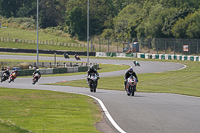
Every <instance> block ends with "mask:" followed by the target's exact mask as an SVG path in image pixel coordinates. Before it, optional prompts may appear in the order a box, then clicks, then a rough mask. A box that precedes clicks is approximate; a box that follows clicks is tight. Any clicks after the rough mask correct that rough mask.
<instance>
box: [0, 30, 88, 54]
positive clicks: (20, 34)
mask: <svg viewBox="0 0 200 133" xmlns="http://www.w3.org/2000/svg"><path fill="white" fill-rule="evenodd" d="M0 37H4V38H13V39H15V38H18V39H26V40H36V39H37V32H36V31H35V30H23V29H14V28H0ZM39 41H45V42H46V41H48V42H50V41H53V42H54V43H56V42H65V43H76V44H77V43H78V42H76V41H75V40H73V39H72V38H70V37H60V36H54V35H51V34H46V33H43V32H40V33H39ZM0 47H2V48H19V49H36V48H37V44H30V43H15V42H0ZM39 49H40V50H46V49H48V50H66V51H87V47H77V46H73V45H72V46H59V45H51V44H49V45H47V44H45V45H43V44H40V45H39Z"/></svg>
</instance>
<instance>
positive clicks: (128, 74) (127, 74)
mask: <svg viewBox="0 0 200 133" xmlns="http://www.w3.org/2000/svg"><path fill="white" fill-rule="evenodd" d="M131 75H133V76H134V77H135V78H136V80H137V82H138V77H137V75H136V73H135V72H134V71H133V68H129V69H128V71H127V72H126V73H125V76H124V89H125V90H126V83H127V79H128V78H129V77H130V76H131Z"/></svg>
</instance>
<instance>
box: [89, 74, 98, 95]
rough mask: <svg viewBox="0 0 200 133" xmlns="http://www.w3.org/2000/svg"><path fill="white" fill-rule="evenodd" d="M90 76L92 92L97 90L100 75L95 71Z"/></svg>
mask: <svg viewBox="0 0 200 133" xmlns="http://www.w3.org/2000/svg"><path fill="white" fill-rule="evenodd" d="M88 78H89V87H90V92H96V88H97V82H98V79H99V77H98V76H97V75H96V74H95V73H92V74H91V75H90V76H89V77H88Z"/></svg>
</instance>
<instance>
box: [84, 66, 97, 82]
mask: <svg viewBox="0 0 200 133" xmlns="http://www.w3.org/2000/svg"><path fill="white" fill-rule="evenodd" d="M92 73H95V74H96V75H97V76H98V79H99V73H98V72H97V70H96V69H95V68H94V67H93V66H90V69H89V70H88V71H87V84H89V79H90V78H89V76H90V75H91V74H92Z"/></svg>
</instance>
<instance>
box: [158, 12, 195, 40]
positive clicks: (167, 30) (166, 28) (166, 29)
mask: <svg viewBox="0 0 200 133" xmlns="http://www.w3.org/2000/svg"><path fill="white" fill-rule="evenodd" d="M191 12H193V10H191V9H181V10H178V11H177V12H175V13H174V14H172V15H171V16H169V17H167V18H166V20H165V23H164V25H163V28H162V32H163V33H164V34H165V35H166V37H171V38H173V37H174V36H173V34H172V33H171V30H172V28H173V26H174V24H175V23H176V22H177V21H178V20H179V19H182V18H185V17H186V16H187V15H188V14H189V13H191Z"/></svg>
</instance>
